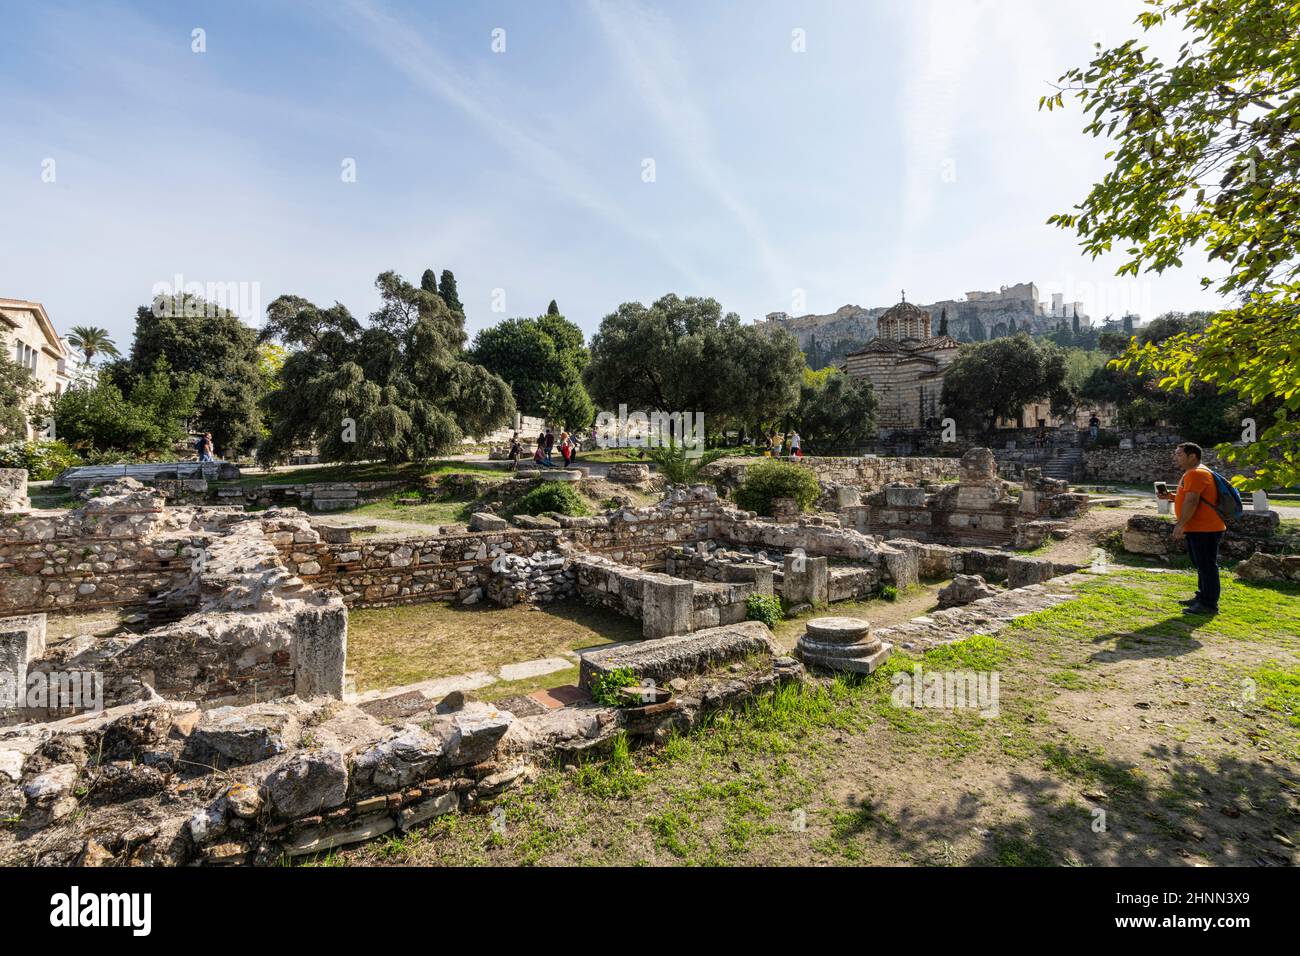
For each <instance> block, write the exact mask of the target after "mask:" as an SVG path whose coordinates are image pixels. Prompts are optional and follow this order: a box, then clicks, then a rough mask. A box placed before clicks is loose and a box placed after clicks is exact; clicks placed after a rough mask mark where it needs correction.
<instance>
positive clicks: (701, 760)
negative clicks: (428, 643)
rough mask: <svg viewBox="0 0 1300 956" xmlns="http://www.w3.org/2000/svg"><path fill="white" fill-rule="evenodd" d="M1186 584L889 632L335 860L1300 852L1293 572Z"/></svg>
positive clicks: (773, 860)
mask: <svg viewBox="0 0 1300 956" xmlns="http://www.w3.org/2000/svg"><path fill="white" fill-rule="evenodd" d="M1192 588H1193V578H1192V576H1191V575H1189V574H1185V573H1155V572H1151V571H1137V570H1128V569H1124V570H1119V571H1117V572H1116V573H1115V574H1112V575H1109V576H1107V577H1102V578H1097V579H1095V580H1091V581H1089V582H1087V583H1085V584H1083V585H1081V586H1080V592H1081V597H1080V599H1079V600H1077V601H1075V602H1072V603H1069V604H1066V605H1063V606H1060V607H1057V608H1053V609H1051V610H1047V611H1043V612H1040V613H1038V614H1035V615H1031V616H1030V617H1026V618H1023V619H1021V620H1019V621H1017V622H1016V623H1015V624H1014V625H1012V626H1011V627H1010V628H1008V629H1006V630H1004V631H1002V632H1000V633H999V634H998V635H997V636H996V638H994V637H984V636H978V635H977V636H972V637H969V638H967V639H965V640H962V641H959V642H957V643H955V644H952V645H948V646H945V647H940V648H936V649H934V650H932V651H930V652H928V653H926V654H925V655H923V656H919V655H912V654H909V653H907V652H902V653H896V655H895V657H894V658H893V659H891V660H890V661H889V662H888V663H887V664H886V665H885V666H884V667H883V668H882V669H881V670H880V671H878V672H877V673H876V674H875V675H872V676H871V677H869V678H865V679H844V678H840V679H837V680H835V681H832V682H824V683H822V684H819V685H815V686H810V687H805V688H802V689H800V688H787V689H785V690H782V691H781V692H779V693H776V694H773V695H769V696H766V697H764V698H762V699H760V700H759V701H757V702H756V703H754V704H753V705H751V706H750V707H749V708H748V709H747V710H745V711H743V712H740V713H732V714H720V715H717V716H716V717H715V718H714V719H713V720H712V722H711V723H710V724H708V725H707V726H706V727H704V728H702V729H701V730H699V731H697V732H695V733H693V734H691V735H689V736H686V737H680V738H675V739H673V740H671V741H670V742H669V743H668V744H667V745H665V746H663V747H662V748H658V749H649V748H647V749H643V750H640V751H629V750H628V748H627V747H626V745H625V744H624V745H622V746H620V747H618V748H617V749H615V751H614V752H613V754H612V755H610V756H608V757H606V758H604V759H601V760H599V761H594V762H591V763H587V764H584V765H582V766H580V767H578V768H569V769H568V770H567V771H566V770H562V769H560V768H558V767H557V768H552V769H547V770H544V771H543V772H542V773H541V775H540V776H539V778H538V779H537V780H536V781H535V782H533V783H531V784H529V785H527V786H526V787H523V788H521V789H520V790H518V791H515V792H512V793H510V794H508V795H506V796H505V797H503V798H502V799H501V800H500V801H499V805H500V806H502V807H503V808H504V810H505V813H506V818H505V819H506V826H505V828H504V832H495V831H494V829H493V826H492V819H491V817H490V816H489V815H488V814H487V808H486V807H484V808H482V812H480V813H455V814H449V815H447V816H444V817H440V818H438V819H437V820H436V821H434V822H433V823H432V824H431V825H429V826H427V827H425V828H423V829H420V830H417V831H414V832H412V833H411V834H408V835H406V836H404V837H400V838H399V837H392V838H389V839H387V840H385V841H382V842H379V843H374V844H367V845H362V846H358V847H355V848H352V849H347V850H341V851H338V852H336V853H335V854H334V855H333V856H331V857H330V858H329V860H328V861H329V862H330V863H335V864H347V863H364V864H421V865H448V864H451V865H457V864H481V865H517V864H556V865H559V864H578V865H584V864H585V865H608V864H660V865H662V864H673V865H675V864H687V865H692V864H695V865H713V864H744V865H764V864H796V865H826V864H834V865H864V864H866V865H869V864H924V865H936V866H947V865H998V866H1026V865H1028V866H1036V865H1048V866H1055V865H1120V864H1126V865H1142V864H1188V865H1190V864H1194V863H1203V864H1211V865H1215V864H1217V865H1281V864H1285V863H1287V862H1296V861H1297V856H1296V853H1297V851H1296V849H1295V844H1296V843H1297V842H1300V774H1298V773H1297V762H1298V761H1300V716H1298V713H1297V711H1298V708H1300V586H1277V587H1263V586H1256V585H1243V584H1239V583H1236V582H1235V581H1227V580H1225V588H1224V594H1223V601H1222V607H1223V613H1222V614H1220V615H1219V616H1218V617H1217V618H1214V619H1207V618H1203V617H1186V616H1184V615H1182V614H1181V613H1180V608H1179V606H1178V604H1177V603H1176V602H1177V600H1178V599H1179V598H1182V597H1185V596H1187V595H1189V594H1190V593H1191V591H1192ZM903 597H904V596H900V600H901V599H902V598H903ZM450 613H453V614H454V613H463V612H450ZM524 613H528V612H524ZM535 613H536V612H534V614H535ZM358 616H360V615H358ZM455 643H456V644H458V645H459V644H463V643H464V641H463V640H457V641H456V642H455ZM474 643H478V642H474ZM534 646H535V647H537V646H540V645H534ZM915 665H920V666H921V667H922V668H923V671H924V672H929V673H931V674H933V673H936V672H952V671H976V672H989V671H995V672H996V673H997V674H998V675H999V679H1000V684H999V688H1000V690H999V697H998V708H997V714H996V716H987V717H982V716H980V714H979V712H978V711H977V710H975V709H970V708H948V709H942V708H920V709H913V708H912V707H910V706H895V704H894V702H893V700H892V699H891V692H892V690H893V688H894V685H895V683H896V682H897V681H902V680H904V679H906V678H909V677H911V676H913V675H914V671H913V667H914V666H915ZM909 699H910V698H909Z"/></svg>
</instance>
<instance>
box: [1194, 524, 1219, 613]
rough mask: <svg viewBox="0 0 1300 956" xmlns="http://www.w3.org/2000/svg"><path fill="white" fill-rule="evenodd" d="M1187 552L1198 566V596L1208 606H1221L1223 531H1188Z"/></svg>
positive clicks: (1196, 566) (1195, 565)
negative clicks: (1221, 546) (1220, 556)
mask: <svg viewBox="0 0 1300 956" xmlns="http://www.w3.org/2000/svg"><path fill="white" fill-rule="evenodd" d="M1185 537H1186V538H1187V554H1188V555H1189V556H1190V557H1191V559H1192V566H1193V567H1195V568H1196V583H1197V588H1196V596H1197V597H1198V598H1199V599H1200V601H1201V603H1202V604H1204V605H1205V606H1206V607H1218V606H1219V542H1220V541H1222V540H1223V532H1222V531H1188V532H1185Z"/></svg>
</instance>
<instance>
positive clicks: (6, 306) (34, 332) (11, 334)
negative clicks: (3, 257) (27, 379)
mask: <svg viewBox="0 0 1300 956" xmlns="http://www.w3.org/2000/svg"><path fill="white" fill-rule="evenodd" d="M0 347H3V348H4V349H6V352H7V354H8V355H9V357H10V358H12V359H13V360H14V361H16V362H17V363H18V364H19V365H21V366H22V367H23V368H25V369H27V370H28V371H29V372H31V373H32V375H33V376H34V377H35V378H36V381H38V382H39V383H40V385H41V391H42V392H44V393H45V394H46V395H49V396H50V397H51V398H57V397H58V396H60V395H62V394H63V392H64V391H65V390H66V389H67V387H68V384H69V382H71V380H72V375H71V372H72V369H71V361H72V356H71V353H70V352H69V351H68V347H67V345H65V344H64V342H63V340H62V339H61V338H59V333H58V331H57V330H56V329H55V328H54V323H53V322H51V321H50V317H49V315H47V314H46V312H45V306H43V305H41V304H40V303H39V302H27V301H26V300H24V299H0ZM35 435H36V433H35V429H32V428H31V427H30V426H29V427H28V435H27V437H28V438H34V437H35Z"/></svg>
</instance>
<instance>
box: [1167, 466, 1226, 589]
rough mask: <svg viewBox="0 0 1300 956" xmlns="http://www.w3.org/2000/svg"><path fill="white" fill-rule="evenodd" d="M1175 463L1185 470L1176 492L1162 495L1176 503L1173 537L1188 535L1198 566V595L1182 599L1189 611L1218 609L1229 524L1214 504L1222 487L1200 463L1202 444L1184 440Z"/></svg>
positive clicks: (1194, 563)
mask: <svg viewBox="0 0 1300 956" xmlns="http://www.w3.org/2000/svg"><path fill="white" fill-rule="evenodd" d="M1174 464H1176V465H1177V466H1178V467H1179V468H1181V469H1182V470H1183V477H1182V479H1181V480H1180V481H1179V482H1178V491H1177V493H1176V494H1170V493H1169V492H1165V493H1164V494H1163V495H1161V496H1160V497H1161V498H1164V499H1165V500H1166V501H1172V502H1173V503H1174V514H1175V515H1176V516H1177V517H1178V521H1177V522H1176V523H1175V524H1174V540H1175V541H1178V540H1180V539H1182V538H1186V539H1187V554H1188V555H1189V556H1190V557H1191V559H1192V566H1193V567H1195V568H1196V581H1197V588H1196V595H1195V596H1194V597H1193V598H1191V599H1190V600H1188V601H1182V602H1180V603H1182V604H1183V610H1184V611H1185V612H1186V613H1187V614H1218V613H1219V590H1220V588H1219V543H1220V542H1221V541H1222V540H1223V532H1225V531H1226V530H1228V526H1227V525H1225V524H1224V523H1223V519H1222V518H1220V517H1219V513H1218V512H1217V511H1215V509H1214V506H1215V505H1217V504H1218V503H1219V491H1218V489H1217V488H1216V487H1215V486H1214V473H1213V472H1211V471H1210V469H1208V468H1206V467H1205V466H1204V465H1202V464H1201V446H1200V445H1197V444H1195V443H1194V442H1190V441H1185V442H1183V443H1182V444H1181V445H1179V446H1178V447H1177V448H1175V449H1174Z"/></svg>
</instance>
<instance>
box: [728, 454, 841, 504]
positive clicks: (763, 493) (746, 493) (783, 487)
mask: <svg viewBox="0 0 1300 956" xmlns="http://www.w3.org/2000/svg"><path fill="white" fill-rule="evenodd" d="M820 492H821V489H820V488H819V487H818V485H817V476H816V475H814V474H813V472H812V469H810V468H805V467H803V466H802V465H796V464H794V463H793V462H788V461H772V460H768V459H764V460H763V461H759V462H756V463H754V464H753V465H750V466H749V468H748V469H747V470H746V472H745V478H744V480H743V481H742V482H741V483H740V487H738V488H737V489H736V493H735V495H734V496H733V497H734V498H735V501H736V504H737V505H738V506H739V507H741V508H743V509H744V510H745V511H756V512H758V513H759V514H761V515H770V514H771V513H772V499H773V498H793V499H794V500H795V501H796V502H798V504H799V510H800V511H806V510H807V509H808V506H809V505H811V504H812V503H813V502H814V501H816V500H817V495H818V494H820Z"/></svg>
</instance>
